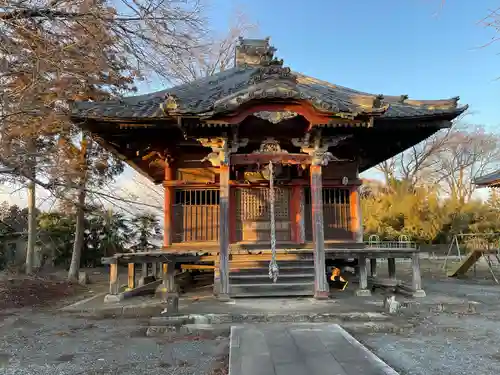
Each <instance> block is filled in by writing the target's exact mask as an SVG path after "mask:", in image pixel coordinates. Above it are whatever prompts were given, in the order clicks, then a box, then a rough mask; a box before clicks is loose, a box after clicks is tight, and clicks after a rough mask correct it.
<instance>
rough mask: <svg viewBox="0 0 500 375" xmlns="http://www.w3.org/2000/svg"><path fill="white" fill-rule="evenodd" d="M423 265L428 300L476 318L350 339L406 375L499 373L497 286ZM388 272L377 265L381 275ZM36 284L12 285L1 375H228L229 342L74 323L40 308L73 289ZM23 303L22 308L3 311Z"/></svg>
mask: <svg viewBox="0 0 500 375" xmlns="http://www.w3.org/2000/svg"><path fill="white" fill-rule="evenodd" d="M408 266H409V265H406V266H404V265H398V274H399V276H400V277H402V278H406V277H407V276H408V275H409V267H408ZM422 266H423V276H424V287H425V289H426V291H427V292H428V295H429V297H430V300H432V301H434V300H436V301H440V300H442V301H452V300H457V299H459V300H463V301H474V302H475V303H477V311H476V313H471V314H465V313H457V312H456V311H455V312H454V313H452V312H450V311H447V310H446V309H445V311H441V312H429V304H426V305H425V304H422V305H421V306H420V308H418V309H417V310H418V311H416V313H418V315H419V318H418V319H417V321H418V323H419V324H418V325H417V326H416V327H415V328H414V329H413V330H412V331H411V332H409V331H401V332H397V331H398V330H397V329H396V330H391V332H386V333H383V332H376V333H375V332H373V333H367V332H366V331H363V332H361V331H360V332H356V331H354V332H352V333H353V335H354V336H355V337H356V338H357V339H359V340H360V341H361V342H363V343H364V344H366V345H367V346H368V347H369V348H370V349H372V350H373V351H374V352H375V353H376V354H377V355H378V356H380V357H381V358H382V359H383V360H384V361H386V362H387V363H388V364H389V365H391V366H393V367H394V368H395V369H396V370H398V371H399V372H400V373H401V375H438V374H439V375H448V374H450V375H451V374H453V375H462V374H464V375H465V374H467V375H469V374H471V373H474V374H482V375H483V374H484V375H490V374H491V375H497V374H500V286H498V285H495V284H494V283H493V282H492V280H491V278H490V276H489V274H488V272H487V270H485V269H480V270H479V272H478V277H476V278H471V279H469V280H456V279H449V278H446V277H445V276H444V275H443V272H442V271H441V270H440V269H439V267H440V262H425V261H422ZM384 268H385V267H380V271H381V272H380V273H381V274H382V275H383V274H384V273H385V272H384V271H385V269H384ZM32 284H33V283H28V285H30V288H28V289H27V291H28V292H27V293H20V291H21V290H26V289H24V288H22V286H21V285H17V284H14V286H15V287H12V288H10V289H9V293H11V292H13V293H12V295H14V296H15V298H11V299H10V300H9V304H8V305H7V306H4V310H2V309H1V308H0V337H1V339H0V374H2V375H3V374H6V375H8V374H16V375H17V374H19V375H24V374H37V375H44V374H50V375H64V374H71V375H80V374H81V375H84V374H121V375H122V374H123V375H127V374H134V375H136V374H148V375H155V374H179V375H182V374H186V375H187V374H189V375H227V372H226V371H227V368H226V367H225V364H226V360H227V358H226V357H227V350H228V339H227V338H226V337H212V338H197V337H186V338H184V339H182V340H177V341H174V342H172V341H169V340H168V339H167V338H166V337H154V338H149V337H146V336H145V334H144V333H145V328H144V327H145V326H146V321H144V320H138V319H108V320H88V319H83V318H77V317H75V316H71V315H68V314H62V313H60V312H57V311H56V310H55V306H56V305H60V304H61V301H57V298H56V299H54V300H52V301H50V303H49V304H52V306H48V307H47V306H40V302H42V301H43V302H44V303H42V305H46V304H47V300H46V298H45V296H47V295H49V294H50V295H51V296H54V297H58V298H59V297H63V300H64V299H68V298H73V297H72V296H71V294H72V293H73V292H72V291H68V289H67V287H66V285H64V284H57V283H56V284H54V286H51V287H50V288H46V287H44V290H43V295H42V293H41V292H40V293H39V291H37V290H34V289H32ZM23 286H25V285H23ZM51 288H54V289H51ZM3 290H4V293H5V291H6V289H5V286H4V288H3ZM54 290H55V291H57V293H55V292H54ZM17 296H20V297H17ZM338 303H341V300H339V302H338ZM436 303H439V302H436ZM443 303H445V302H443ZM20 305H21V306H23V305H24V306H25V307H24V308H21V309H15V310H6V309H5V307H8V306H15V307H17V306H20ZM30 305H33V306H37V307H33V308H32V307H30ZM332 306H333V305H332ZM433 311H434V310H433ZM463 312H465V311H463ZM412 315H413V312H412Z"/></svg>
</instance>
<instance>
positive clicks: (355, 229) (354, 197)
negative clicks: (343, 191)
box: [349, 186, 363, 243]
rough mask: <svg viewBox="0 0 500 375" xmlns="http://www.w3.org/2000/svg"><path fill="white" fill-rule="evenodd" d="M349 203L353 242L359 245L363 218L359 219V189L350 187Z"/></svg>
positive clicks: (361, 237)
mask: <svg viewBox="0 0 500 375" xmlns="http://www.w3.org/2000/svg"><path fill="white" fill-rule="evenodd" d="M349 201H350V207H351V212H350V213H351V231H352V235H353V240H355V241H356V242H358V243H361V242H363V218H362V217H361V216H362V213H361V202H360V200H359V188H358V187H357V186H352V187H351V194H350V197H349Z"/></svg>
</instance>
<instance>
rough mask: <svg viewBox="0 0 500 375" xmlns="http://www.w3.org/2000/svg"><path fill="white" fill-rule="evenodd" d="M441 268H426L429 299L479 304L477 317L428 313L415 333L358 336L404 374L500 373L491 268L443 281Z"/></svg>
mask: <svg viewBox="0 0 500 375" xmlns="http://www.w3.org/2000/svg"><path fill="white" fill-rule="evenodd" d="M439 266H440V264H429V263H426V264H425V270H424V275H426V276H427V277H426V278H425V280H424V287H425V290H426V291H427V293H428V295H439V296H442V297H440V298H442V299H443V300H444V299H446V298H450V297H452V298H459V299H464V300H467V301H474V302H475V303H477V305H476V306H477V313H475V314H457V313H451V312H447V311H443V312H439V313H429V311H428V310H424V309H422V311H420V312H419V315H420V324H419V325H417V327H416V328H415V329H414V330H413V331H411V332H400V333H392V332H391V333H368V334H366V333H356V332H353V334H354V335H355V336H356V338H357V339H358V340H360V341H361V342H363V343H364V344H365V345H366V346H368V347H369V348H370V349H371V350H372V351H373V352H374V353H375V354H377V355H378V356H379V357H380V358H382V359H383V360H384V361H385V362H387V363H388V364H389V365H391V366H392V367H394V368H395V369H396V370H397V371H399V372H400V373H401V375H448V374H449V375H451V374H453V375H462V374H463V375H469V374H481V375H490V374H491V375H497V374H500V324H499V323H500V286H499V285H496V284H494V283H493V281H492V280H491V277H490V275H489V273H488V271H487V270H485V269H481V270H480V271H481V272H480V273H478V277H476V278H472V277H471V278H470V279H467V280H457V279H450V278H446V277H445V276H443V274H442V271H439ZM402 271H403V272H402V273H403V274H404V270H402Z"/></svg>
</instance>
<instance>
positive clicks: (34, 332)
mask: <svg viewBox="0 0 500 375" xmlns="http://www.w3.org/2000/svg"><path fill="white" fill-rule="evenodd" d="M0 319H3V321H1V320H0V337H2V340H0V374H6V375H7V374H13V375H14V374H15V375H28V374H37V375H45V374H50V375H55V374H57V375H64V374H71V375H77V374H78V375H80V374H81V375H84V374H85V375H90V374H92V375H94V374H95V375H97V374H99V375H101V374H102V375H104V374H120V375H126V374H134V375H137V374H148V375H155V374H179V375H182V374H186V375H187V374H190V375H209V374H215V373H217V371H219V373H224V372H223V370H222V371H221V370H217V369H218V368H219V367H221V366H222V362H223V361H224V357H225V356H226V354H227V346H228V339H227V338H225V337H218V338H210V339H202V338H196V337H186V338H184V339H183V340H178V341H176V342H169V341H168V340H167V339H166V338H158V337H155V338H148V337H146V336H145V334H144V333H145V329H143V328H141V324H142V325H144V322H141V321H138V320H135V319H116V320H86V319H79V318H75V317H71V316H65V315H60V314H58V315H54V314H49V313H28V312H26V311H25V312H24V315H10V316H6V317H5V316H4V317H3V318H0Z"/></svg>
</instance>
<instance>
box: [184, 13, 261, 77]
mask: <svg viewBox="0 0 500 375" xmlns="http://www.w3.org/2000/svg"><path fill="white" fill-rule="evenodd" d="M256 29H257V26H256V25H255V24H254V23H252V22H250V21H249V19H248V17H247V16H246V15H245V13H244V12H242V11H238V10H237V11H235V12H234V16H233V17H231V23H230V25H229V30H228V32H227V33H226V34H225V35H223V36H217V35H214V34H207V37H206V38H205V39H204V41H203V42H202V43H200V45H199V46H197V47H195V48H192V49H190V50H189V51H187V53H186V54H184V55H180V56H178V58H179V59H178V61H177V62H176V64H174V66H175V69H174V70H175V72H174V75H175V77H176V78H177V80H178V81H179V82H180V83H188V82H191V81H194V80H196V79H199V78H203V77H208V76H211V75H213V74H215V73H217V72H221V71H224V70H227V69H230V68H232V67H233V66H234V56H235V49H236V45H237V43H238V39H239V38H240V37H242V36H245V35H246V34H249V33H251V32H255V31H256Z"/></svg>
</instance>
